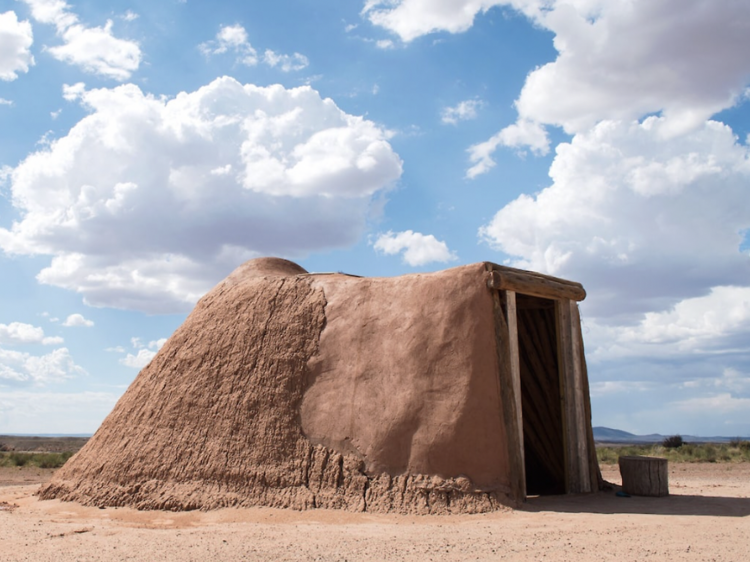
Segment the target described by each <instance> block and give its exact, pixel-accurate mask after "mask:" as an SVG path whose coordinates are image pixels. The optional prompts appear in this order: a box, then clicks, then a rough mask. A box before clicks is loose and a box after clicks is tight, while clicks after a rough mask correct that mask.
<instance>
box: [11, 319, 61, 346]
mask: <svg viewBox="0 0 750 562" xmlns="http://www.w3.org/2000/svg"><path fill="white" fill-rule="evenodd" d="M62 342H63V338H61V337H59V336H49V337H46V336H45V335H44V330H43V329H42V328H40V327H38V326H32V325H31V324H24V323H23V322H11V323H10V324H0V344H28V343H41V344H44V345H58V344H61V343H62Z"/></svg>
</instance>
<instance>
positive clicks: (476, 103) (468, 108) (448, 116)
mask: <svg viewBox="0 0 750 562" xmlns="http://www.w3.org/2000/svg"><path fill="white" fill-rule="evenodd" d="M481 107H482V102H481V100H464V101H462V102H459V103H458V104H457V105H456V106H455V107H445V108H443V111H441V112H440V120H441V121H442V122H443V123H449V124H451V125H456V124H457V123H458V122H459V121H469V120H470V119H476V118H477V110H478V109H479V108H481Z"/></svg>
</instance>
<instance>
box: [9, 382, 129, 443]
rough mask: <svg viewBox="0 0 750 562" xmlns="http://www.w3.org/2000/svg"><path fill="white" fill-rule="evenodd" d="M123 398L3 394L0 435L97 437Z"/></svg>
mask: <svg viewBox="0 0 750 562" xmlns="http://www.w3.org/2000/svg"><path fill="white" fill-rule="evenodd" d="M118 398H119V395H118V394H113V393H110V392H81V393H72V392H66V393H57V392H34V391H30V390H13V391H7V390H5V389H4V390H3V392H1V393H0V433H35V434H45V433H68V434H76V433H89V434H90V433H93V432H94V431H95V430H96V429H97V427H98V426H99V424H100V423H101V422H102V420H103V419H104V418H105V417H106V416H107V414H109V412H110V411H111V410H112V408H113V407H114V405H115V403H116V402H117V400H118Z"/></svg>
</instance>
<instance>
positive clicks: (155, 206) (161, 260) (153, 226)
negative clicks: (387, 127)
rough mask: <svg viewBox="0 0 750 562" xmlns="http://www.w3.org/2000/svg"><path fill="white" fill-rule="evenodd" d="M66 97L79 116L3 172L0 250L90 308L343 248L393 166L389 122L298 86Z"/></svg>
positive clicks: (172, 296)
mask: <svg viewBox="0 0 750 562" xmlns="http://www.w3.org/2000/svg"><path fill="white" fill-rule="evenodd" d="M68 91H69V92H70V90H68ZM75 95H77V96H80V102H81V103H82V104H83V105H84V107H86V108H88V110H89V111H90V114H89V115H88V116H86V117H84V118H83V119H82V120H81V121H80V122H79V123H77V124H76V125H75V126H74V127H73V128H72V129H71V131H70V132H69V133H68V134H67V135H66V136H64V137H62V138H59V139H57V140H54V141H53V142H52V143H51V144H50V146H49V147H47V148H44V149H42V150H40V151H39V152H36V153H33V154H30V155H29V156H28V157H27V158H26V159H25V160H24V161H23V162H21V163H20V164H19V165H18V166H17V167H16V168H15V169H14V171H13V173H12V177H11V191H12V196H13V204H14V206H15V207H16V208H17V209H18V211H20V213H21V214H22V216H23V218H22V219H21V220H20V221H18V222H16V223H14V224H13V226H12V228H10V229H9V230H6V229H3V228H0V247H2V248H3V249H4V250H5V251H6V252H7V253H11V254H41V255H44V254H46V255H52V256H53V259H52V263H51V264H50V266H49V267H47V268H45V269H44V270H43V271H42V272H41V273H40V274H39V276H38V279H39V280H40V281H41V282H43V283H47V284H52V285H56V286H60V287H65V288H68V289H71V290H75V291H78V292H79V293H82V294H83V295H84V297H85V300H86V302H87V303H89V304H92V305H96V306H114V307H119V308H136V309H141V310H146V311H149V312H175V311H184V310H186V309H189V307H190V306H192V304H193V303H194V302H195V301H196V300H197V299H198V298H199V297H200V296H201V295H202V294H203V293H204V292H205V291H206V290H207V289H209V288H210V287H212V286H213V285H214V284H215V283H216V282H217V281H219V280H220V279H221V278H223V277H224V276H225V275H227V274H228V273H229V272H230V271H231V270H232V269H234V268H235V267H236V266H237V265H239V264H240V263H242V262H243V261H244V260H246V259H249V258H251V257H255V256H257V255H260V254H265V255H269V254H271V255H274V254H275V255H285V256H289V257H294V256H300V255H304V254H306V253H308V252H311V251H316V250H320V249H324V248H333V247H342V246H346V245H349V244H353V243H355V242H356V240H357V238H358V237H359V236H360V235H361V233H362V231H363V230H364V227H365V222H366V220H367V218H368V216H369V213H370V212H371V201H372V200H373V198H374V197H379V194H380V193H382V192H384V191H385V190H387V189H388V188H389V187H390V186H392V184H393V183H394V181H395V180H397V179H398V178H399V176H400V175H401V161H400V159H399V158H398V156H397V155H396V154H395V153H394V152H393V150H392V149H391V146H390V145H389V143H388V138H389V136H390V133H388V132H387V131H384V130H383V129H381V128H380V127H378V126H377V125H376V124H375V123H373V122H371V121H367V120H365V119H363V118H361V117H356V116H353V115H348V114H346V113H344V112H343V111H341V110H340V109H339V108H338V107H337V106H336V104H335V103H334V102H333V101H332V100H330V99H322V98H321V97H320V95H319V94H318V92H316V91H315V90H313V89H312V88H310V87H308V86H305V87H300V88H294V89H289V90H287V89H285V88H283V87H282V86H280V85H275V86H269V87H266V88H263V87H257V86H253V85H245V86H243V85H242V84H240V83H238V82H237V81H236V80H233V79H231V78H226V77H225V78H220V79H217V80H215V81H214V82H212V83H211V84H209V85H207V86H204V87H203V88H201V89H199V90H198V91H196V92H190V93H187V92H183V93H181V94H179V95H178V96H177V97H176V98H174V99H171V100H168V99H165V98H156V97H154V96H150V95H146V94H144V93H142V92H141V90H140V89H139V88H138V87H136V86H135V85H132V84H128V85H123V86H119V87H117V88H114V89H99V90H90V91H85V90H82V89H77V90H76V94H75ZM227 166H229V167H227ZM216 170H226V171H228V173H222V174H216V173H212V172H213V171H216Z"/></svg>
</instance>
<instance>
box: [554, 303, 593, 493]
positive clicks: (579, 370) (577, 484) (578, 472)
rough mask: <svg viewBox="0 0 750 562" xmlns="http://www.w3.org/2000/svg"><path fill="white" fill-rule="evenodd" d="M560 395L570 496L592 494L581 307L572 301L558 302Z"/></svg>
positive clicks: (556, 310) (556, 304)
mask: <svg viewBox="0 0 750 562" xmlns="http://www.w3.org/2000/svg"><path fill="white" fill-rule="evenodd" d="M555 312H556V317H557V353H558V366H559V371H560V395H561V397H562V412H563V440H564V441H565V444H564V445H565V446H564V451H565V473H566V474H565V480H566V488H567V492H568V493H584V492H591V491H592V490H591V477H590V470H589V458H588V439H587V435H586V423H585V412H584V403H583V363H582V361H583V358H582V357H581V356H580V351H579V350H580V349H581V348H582V346H581V342H580V341H579V338H580V333H579V330H578V326H577V323H580V319H579V317H578V306H577V305H576V303H575V302H573V301H571V300H569V299H560V300H557V301H555Z"/></svg>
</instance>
